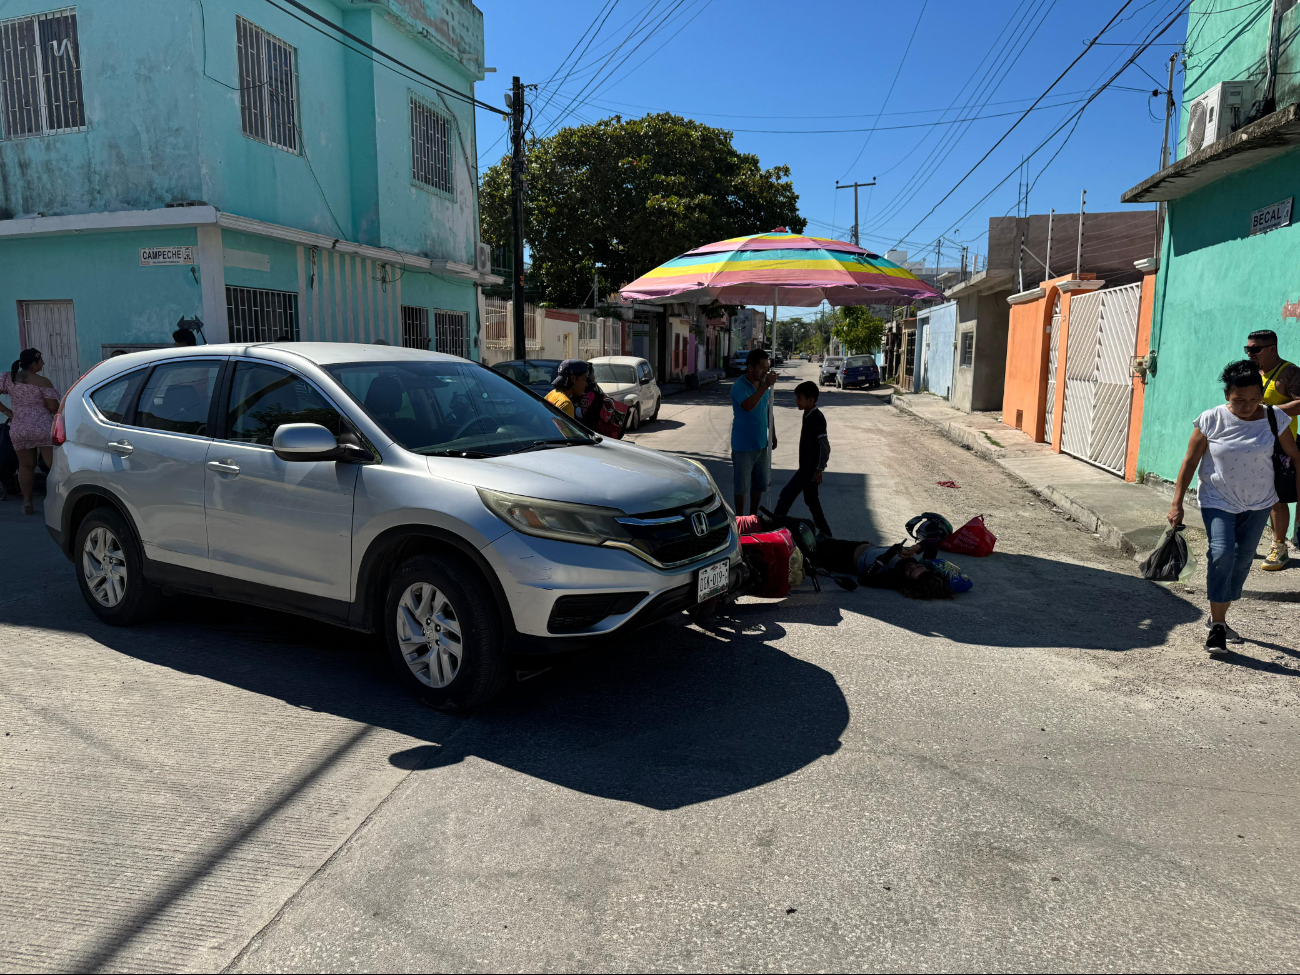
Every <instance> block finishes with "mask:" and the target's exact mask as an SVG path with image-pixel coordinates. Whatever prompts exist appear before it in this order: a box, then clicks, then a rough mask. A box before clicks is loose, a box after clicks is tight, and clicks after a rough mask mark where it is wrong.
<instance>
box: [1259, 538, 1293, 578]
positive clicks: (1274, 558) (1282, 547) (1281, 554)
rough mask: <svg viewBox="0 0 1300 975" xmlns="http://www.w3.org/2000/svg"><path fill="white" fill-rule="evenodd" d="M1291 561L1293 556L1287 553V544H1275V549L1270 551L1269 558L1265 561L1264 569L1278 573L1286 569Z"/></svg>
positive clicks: (1276, 542) (1275, 542)
mask: <svg viewBox="0 0 1300 975" xmlns="http://www.w3.org/2000/svg"><path fill="white" fill-rule="evenodd" d="M1290 561H1291V556H1290V555H1289V554H1288V553H1287V550H1286V542H1278V541H1274V542H1273V547H1272V548H1271V549H1269V550H1268V558H1266V559H1265V560H1264V565H1263V566H1262V568H1264V569H1267V570H1268V571H1269V572H1276V571H1277V570H1278V569H1285V568H1286V564H1287V563H1288V562H1290Z"/></svg>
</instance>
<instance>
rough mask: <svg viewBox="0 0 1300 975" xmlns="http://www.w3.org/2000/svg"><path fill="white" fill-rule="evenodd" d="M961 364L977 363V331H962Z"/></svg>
mask: <svg viewBox="0 0 1300 975" xmlns="http://www.w3.org/2000/svg"><path fill="white" fill-rule="evenodd" d="M961 364H962V365H963V366H971V365H974V364H975V333H974V332H962V333H961Z"/></svg>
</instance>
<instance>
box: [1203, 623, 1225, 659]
mask: <svg viewBox="0 0 1300 975" xmlns="http://www.w3.org/2000/svg"><path fill="white" fill-rule="evenodd" d="M1205 652H1206V653H1208V654H1209V655H1210V656H1211V657H1225V656H1227V654H1228V627H1227V626H1225V625H1224V624H1223V623H1212V624H1210V634H1209V636H1207V637H1206V638H1205Z"/></svg>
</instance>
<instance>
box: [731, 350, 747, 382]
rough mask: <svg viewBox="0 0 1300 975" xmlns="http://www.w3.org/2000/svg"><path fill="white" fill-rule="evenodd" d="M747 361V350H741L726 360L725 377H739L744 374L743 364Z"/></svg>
mask: <svg viewBox="0 0 1300 975" xmlns="http://www.w3.org/2000/svg"><path fill="white" fill-rule="evenodd" d="M748 360H749V350H748V349H741V350H740V351H738V352H736V353H735V354H734V355H733V356H732V357H731V358H730V359H728V360H727V375H728V376H741V375H744V372H745V364H746V362H747V361H748Z"/></svg>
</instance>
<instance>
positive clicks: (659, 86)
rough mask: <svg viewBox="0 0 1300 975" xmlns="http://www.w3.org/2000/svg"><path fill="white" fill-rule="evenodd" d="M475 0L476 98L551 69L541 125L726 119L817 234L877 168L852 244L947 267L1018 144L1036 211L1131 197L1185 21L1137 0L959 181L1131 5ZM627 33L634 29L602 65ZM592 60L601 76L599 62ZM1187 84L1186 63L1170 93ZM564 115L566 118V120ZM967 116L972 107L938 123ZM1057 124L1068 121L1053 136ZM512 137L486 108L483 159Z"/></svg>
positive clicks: (979, 223) (1002, 208)
mask: <svg viewBox="0 0 1300 975" xmlns="http://www.w3.org/2000/svg"><path fill="white" fill-rule="evenodd" d="M477 2H478V4H479V7H480V8H481V9H482V11H483V15H484V25H485V32H486V38H487V40H486V43H487V63H488V64H489V65H492V66H495V67H496V68H497V69H498V73H497V74H495V75H489V76H488V79H487V81H486V82H484V83H483V84H482V85H480V86H479V88H478V95H479V97H480V98H482V99H484V100H485V101H489V102H493V103H499V102H500V100H501V93H502V92H503V91H504V90H505V89H506V88H507V87H508V86H509V84H510V79H511V76H512V75H515V74H518V75H519V76H520V77H521V78H522V79H523V80H524V81H525V82H539V83H546V82H547V81H548V79H553V80H551V82H550V88H549V89H547V90H544V91H542V92H540V93H539V94H540V100H539V101H538V102H537V103H536V104H537V105H538V106H539V107H540V106H541V105H542V104H543V102H545V101H546V100H547V99H548V98H550V104H549V105H547V106H546V107H545V108H544V109H543V110H542V115H541V117H540V119H535V120H534V129H535V130H537V131H538V132H539V133H543V134H544V133H545V132H547V131H549V130H550V129H551V128H552V127H553V126H554V125H556V124H581V123H582V122H584V121H590V120H594V119H597V118H602V117H605V116H608V115H613V114H615V113H621V114H623V115H624V116H626V117H633V116H638V115H642V114H645V113H646V112H647V111H673V112H677V113H679V114H682V115H685V116H688V117H691V118H695V119H698V120H699V121H701V122H705V123H707V124H710V125H717V126H720V127H723V128H727V129H730V130H732V131H734V132H735V139H734V143H735V145H736V146H737V147H738V148H739V149H741V150H742V151H745V152H752V153H755V154H757V155H758V157H759V159H760V160H761V161H762V163H763V165H764V166H772V165H777V164H785V165H788V166H789V167H790V168H791V170H792V179H793V181H794V186H795V189H796V191H797V192H798V194H799V208H800V212H801V213H802V214H803V215H804V216H805V217H807V218H808V220H809V225H808V231H809V232H810V233H815V234H818V235H820V236H829V237H846V238H847V236H848V228H849V226H850V225H851V224H852V221H853V195H852V192H851V191H847V190H845V191H840V192H838V193H837V192H836V190H835V182H836V180H842V181H846V182H848V181H853V180H860V181H866V180H870V179H872V178H873V177H875V178H877V179H878V185H877V186H876V187H875V188H873V189H869V190H862V191H861V194H862V195H861V202H862V211H863V215H862V219H861V227H862V243H863V246H865V247H868V248H869V249H872V250H878V251H881V252H883V251H884V250H885V249H886V248H888V247H890V246H892V245H894V244H895V243H896V242H897V241H899V239H900V238H902V239H903V243H902V244H900V245H899V246H900V247H902V248H903V249H906V250H908V251H910V252H911V255H912V258H913V259H915V258H916V257H918V256H920V255H926V257H927V262H928V263H931V264H932V263H933V262H934V254H935V241H936V239H937V238H939V237H941V236H942V237H943V238H944V239H945V240H946V241H947V242H948V243H945V244H944V250H945V251H946V255H945V257H944V262H943V263H944V264H945V265H948V264H949V263H952V260H951V258H950V257H949V256H948V255H952V254H955V253H956V250H957V248H956V245H957V244H960V243H965V244H967V245H968V246H969V247H970V249H971V252H972V253H983V252H984V249H985V241H984V235H985V234H986V232H987V228H988V220H989V217H993V216H1001V215H1003V214H1007V213H1015V211H1016V202H1017V193H1018V182H1019V180H1018V174H1017V170H1018V168H1019V164H1020V161H1021V158H1022V156H1030V157H1031V158H1030V159H1029V162H1028V174H1029V181H1030V183H1031V184H1033V188H1032V191H1031V193H1030V198H1029V206H1030V210H1031V212H1033V213H1046V212H1047V210H1048V209H1049V208H1051V207H1055V208H1056V209H1057V210H1058V211H1070V212H1073V211H1075V210H1077V209H1078V206H1079V192H1080V190H1081V189H1084V188H1086V189H1087V191H1088V209H1089V210H1090V211H1094V212H1095V211H1100V210H1122V209H1126V207H1125V206H1124V205H1123V204H1121V203H1120V202H1119V195H1120V193H1121V192H1123V191H1124V190H1126V189H1128V188H1129V187H1130V186H1133V185H1134V184H1135V183H1138V182H1140V181H1141V180H1142V179H1143V178H1145V177H1146V176H1148V175H1150V174H1151V173H1153V172H1154V171H1155V170H1156V169H1157V168H1158V162H1159V155H1160V141H1161V134H1162V130H1163V123H1164V98H1163V95H1162V96H1161V97H1159V98H1152V97H1151V92H1152V91H1153V90H1154V89H1156V88H1157V87H1162V88H1163V87H1164V84H1163V82H1164V80H1165V79H1167V76H1168V59H1169V56H1170V54H1171V53H1173V52H1174V51H1175V49H1176V47H1175V45H1177V44H1179V43H1181V42H1182V41H1183V39H1184V38H1185V36H1186V32H1187V28H1186V14H1183V15H1181V16H1179V15H1178V11H1179V10H1180V9H1182V8H1183V7H1184V6H1185V4H1184V3H1181V2H1180V0H1132V2H1130V3H1129V5H1128V7H1127V9H1125V11H1124V12H1123V13H1122V14H1121V15H1120V17H1119V19H1118V20H1117V21H1116V22H1115V24H1114V25H1113V26H1112V27H1111V28H1110V29H1109V30H1108V31H1107V32H1106V33H1105V34H1104V35H1103V36H1102V38H1101V40H1102V41H1105V42H1107V44H1106V46H1102V45H1101V44H1098V45H1097V46H1094V47H1093V48H1092V49H1091V50H1090V51H1088V52H1087V53H1086V54H1085V55H1084V57H1083V58H1082V60H1080V61H1079V63H1078V64H1077V65H1075V66H1074V67H1073V68H1071V69H1070V71H1069V72H1068V73H1067V74H1066V75H1065V77H1064V78H1062V79H1061V81H1060V82H1059V83H1058V84H1057V85H1056V87H1055V88H1054V89H1053V90H1052V92H1051V93H1050V94H1049V95H1047V97H1046V98H1044V99H1043V101H1042V102H1041V106H1049V107H1040V108H1039V109H1038V110H1035V111H1033V112H1031V113H1030V114H1029V116H1028V117H1026V118H1025V119H1024V121H1022V122H1020V124H1019V126H1018V127H1017V128H1015V129H1014V131H1012V132H1011V133H1010V135H1008V136H1007V137H1006V139H1005V140H1004V141H1003V142H1002V143H1001V145H1000V146H998V147H997V148H996V149H993V151H992V153H991V154H990V155H989V157H988V159H987V160H985V161H984V162H983V163H982V164H980V165H979V167H978V168H977V169H976V170H975V172H974V173H973V174H972V175H971V176H970V177H969V178H968V179H967V180H966V181H965V182H964V183H962V184H961V185H960V186H958V181H959V180H960V179H961V177H962V176H963V175H964V174H966V173H967V172H968V171H969V170H970V169H971V167H972V166H974V165H975V164H976V162H977V161H978V160H979V159H980V157H981V156H983V155H984V154H985V153H986V152H988V151H989V150H990V148H992V147H993V146H994V143H995V142H997V140H998V139H999V138H1000V137H1001V136H1003V134H1004V133H1006V132H1007V130H1008V129H1009V128H1010V127H1011V125H1012V123H1013V122H1015V121H1016V119H1017V118H1018V117H1019V115H1020V113H1022V112H1023V111H1024V110H1025V109H1026V108H1028V107H1029V106H1030V105H1031V103H1032V102H1033V100H1034V99H1035V98H1037V97H1038V96H1039V95H1040V94H1042V92H1043V91H1044V90H1045V89H1046V88H1047V87H1048V85H1050V84H1051V82H1052V81H1053V80H1054V79H1055V78H1056V76H1057V75H1059V74H1060V73H1061V72H1062V71H1063V70H1064V69H1065V68H1066V66H1067V65H1068V64H1069V63H1070V61H1071V60H1073V59H1074V58H1075V57H1076V56H1078V55H1079V54H1080V53H1081V52H1083V51H1084V45H1085V42H1086V41H1087V40H1088V39H1090V38H1091V37H1092V36H1093V35H1095V34H1096V33H1097V32H1098V31H1100V30H1101V29H1102V27H1103V26H1105V25H1106V23H1107V21H1109V20H1110V19H1111V18H1112V16H1114V15H1115V13H1116V11H1118V10H1119V9H1120V7H1121V6H1122V4H1123V0H1103V2H1100V3H1077V2H1069V0H984V2H981V3H978V4H972V3H969V2H965V3H963V2H957V0H909V2H906V3H894V4H881V3H861V2H855V3H848V2H838V3H837V2H822V0H808V2H805V3H801V4H791V3H776V2H773V0H618V2H617V4H616V5H615V6H614V8H613V10H612V12H610V10H609V7H610V4H611V2H613V0H562V2H558V3H557V2H550V3H543V2H537V0H528V2H519V0H477ZM1243 2H1244V0H1243ZM606 13H608V14H609V16H608V19H607V20H606V21H605V22H604V26H603V28H602V29H601V31H600V33H599V34H598V35H597V36H596V38H595V40H594V41H593V42H592V43H591V46H590V48H589V49H588V50H587V53H586V55H585V56H584V57H583V59H582V60H581V61H580V62H579V64H578V66H577V68H576V69H575V70H574V71H573V72H572V74H570V75H569V76H568V78H567V80H566V79H565V75H566V73H567V72H568V70H569V67H570V66H572V64H573V59H572V58H571V59H570V60H569V61H568V62H567V64H566V63H565V60H564V59H565V56H566V54H568V53H569V52H570V50H571V49H572V48H573V46H574V44H575V42H577V41H578V40H579V38H580V37H581V35H582V34H583V32H584V31H585V30H587V29H588V27H589V26H590V25H591V24H592V23H593V19H594V18H596V17H597V16H598V15H599V16H602V17H603V16H604V15H605V14H606ZM665 16H666V17H667V19H666V22H665ZM1174 18H1176V19H1174ZM1171 19H1174V22H1173V26H1171V27H1170V28H1169V29H1168V30H1167V31H1166V32H1165V33H1164V34H1163V35H1162V36H1160V37H1159V38H1158V41H1157V43H1156V44H1155V45H1153V46H1151V47H1150V48H1149V49H1148V50H1147V51H1146V52H1145V53H1143V54H1141V55H1140V56H1139V57H1138V58H1137V59H1136V62H1135V64H1134V65H1133V66H1131V67H1129V68H1127V69H1126V70H1125V71H1124V72H1123V74H1122V75H1121V76H1120V77H1119V78H1118V79H1117V80H1116V81H1115V82H1114V89H1112V90H1108V91H1106V92H1104V93H1103V94H1101V95H1100V96H1099V97H1097V98H1096V99H1095V100H1094V101H1093V102H1092V103H1091V105H1089V106H1088V108H1087V109H1086V110H1085V111H1084V112H1083V114H1082V115H1081V116H1079V117H1078V125H1077V127H1075V128H1073V135H1072V136H1071V137H1070V138H1069V141H1068V143H1065V137H1066V135H1067V134H1069V133H1070V132H1071V128H1072V126H1073V121H1072V119H1073V116H1074V114H1075V113H1076V112H1077V111H1078V109H1079V108H1080V107H1081V105H1082V100H1083V99H1085V98H1087V97H1088V96H1089V95H1090V94H1092V93H1093V92H1094V91H1095V90H1096V89H1097V88H1098V87H1100V85H1101V84H1102V82H1104V81H1105V80H1106V79H1108V78H1109V77H1110V76H1111V75H1112V74H1114V73H1115V71H1117V70H1118V69H1119V68H1120V67H1121V66H1122V65H1123V63H1124V61H1125V60H1127V59H1128V58H1130V56H1131V55H1132V54H1133V53H1134V51H1135V50H1136V46H1135V45H1134V44H1133V43H1132V42H1135V41H1140V40H1142V39H1144V38H1146V37H1148V36H1149V35H1150V34H1151V33H1153V32H1154V31H1158V30H1159V29H1160V28H1161V27H1163V26H1164V25H1165V24H1166V23H1168V22H1169V21H1170V20H1171ZM638 24H640V25H642V26H641V30H640V33H637V32H636V30H635V28H636V27H637V25H638ZM652 31H653V33H652ZM629 34H631V35H632V36H631V40H630V41H627V42H626V43H625V45H624V47H623V49H622V50H621V51H618V52H617V53H615V54H613V57H612V59H610V60H608V61H606V57H605V56H606V55H608V54H609V52H611V51H613V50H614V49H615V48H616V47H617V46H618V44H619V43H620V42H622V41H624V40H625V39H626V38H627V37H628V36H629ZM588 36H589V37H590V35H588ZM909 41H910V46H909ZM582 43H583V44H585V43H586V41H583V42H582ZM638 43H640V44H641V46H640V47H639V48H637V49H636V50H635V51H634V52H633V53H632V54H631V55H630V57H629V56H627V52H628V51H629V50H630V49H632V48H633V47H634V46H635V45H637V44H638ZM581 50H582V48H581V46H580V47H579V51H581ZM905 53H906V56H905V57H904V54H905ZM598 54H599V55H600V57H599V58H597V57H596V55H598ZM575 57H576V52H575ZM603 64H607V65H608V67H607V68H605V69H604V72H602V73H600V74H597V73H595V72H594V71H593V70H592V69H593V67H595V66H597V65H603ZM620 65H621V67H620ZM557 70H558V71H559V75H558V77H557V76H556V72H557ZM606 72H607V73H608V76H606ZM561 81H563V84H560V82H561ZM588 82H592V83H591V85H590V87H589V88H588V89H587V90H586V91H583V90H582V89H583V87H584V85H587V83H588ZM1157 82H1159V84H1158V83H1157ZM1181 85H1182V74H1181V69H1180V71H1179V74H1178V75H1177V76H1176V80H1175V83H1174V90H1175V93H1176V94H1177V93H1178V92H1179V91H1180V89H1181ZM891 87H892V91H891ZM1133 89H1136V90H1133ZM954 105H955V106H957V107H956V108H955V109H954V108H952V106H954ZM565 108H568V109H570V111H571V112H572V114H570V115H568V116H567V117H566V118H560V117H559V116H560V114H561V111H562V109H565ZM945 110H948V111H945ZM969 116H981V118H977V119H975V120H973V121H970V122H968V123H963V124H960V125H951V124H946V125H934V124H933V123H935V122H944V121H950V120H952V119H955V118H965V117H969ZM1062 123H1067V124H1066V127H1065V128H1064V129H1063V130H1062V131H1061V132H1060V133H1059V134H1058V135H1056V136H1055V137H1054V138H1050V139H1048V137H1049V135H1050V134H1051V133H1052V132H1053V131H1054V130H1056V129H1057V128H1058V126H1060V125H1062ZM901 126H910V127H907V128H902V127H901ZM873 127H875V131H874V132H866V131H829V132H827V131H820V130H846V129H848V130H852V129H856V130H865V129H871V128H873ZM886 127H888V128H886ZM504 130H505V126H504V124H503V123H502V122H501V121H499V120H498V119H497V118H496V117H494V116H492V115H491V114H490V113H486V112H483V111H482V110H480V111H479V144H480V147H481V150H480V151H481V165H483V166H486V165H488V164H490V163H491V162H493V161H495V160H496V159H497V158H499V157H500V155H501V153H502V152H503V151H504V149H505V148H506V146H507V141H506V140H505V139H502V140H501V141H500V142H498V143H497V144H496V145H495V146H491V144H492V142H493V140H494V139H495V138H497V136H498V135H501V134H502V133H504ZM1045 139H1047V140H1048V141H1047V143H1046V145H1045V146H1044V147H1043V148H1042V149H1038V151H1037V154H1034V151H1035V149H1037V148H1038V147H1039V145H1040V144H1041V143H1043V142H1044V140H1045ZM1063 143H1064V148H1063V149H1061V151H1060V152H1059V154H1058V153H1057V149H1058V148H1059V147H1061V146H1062V144H1063ZM489 147H491V148H489ZM1054 154H1055V158H1053V156H1054ZM1049 161H1050V162H1049ZM999 183H1000V184H1001V185H1000V186H999V185H998V184H999ZM954 187H956V188H955V189H954ZM949 191H952V192H951V195H949V196H948V197H947V199H946V200H943V199H942V198H943V197H944V196H945V194H948V193H949ZM985 197H987V198H986V199H985ZM981 200H982V202H981ZM941 201H942V202H941ZM936 204H937V206H936ZM932 208H934V212H933V213H930V212H929V211H930V210H931V209H932ZM702 243H703V242H702Z"/></svg>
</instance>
